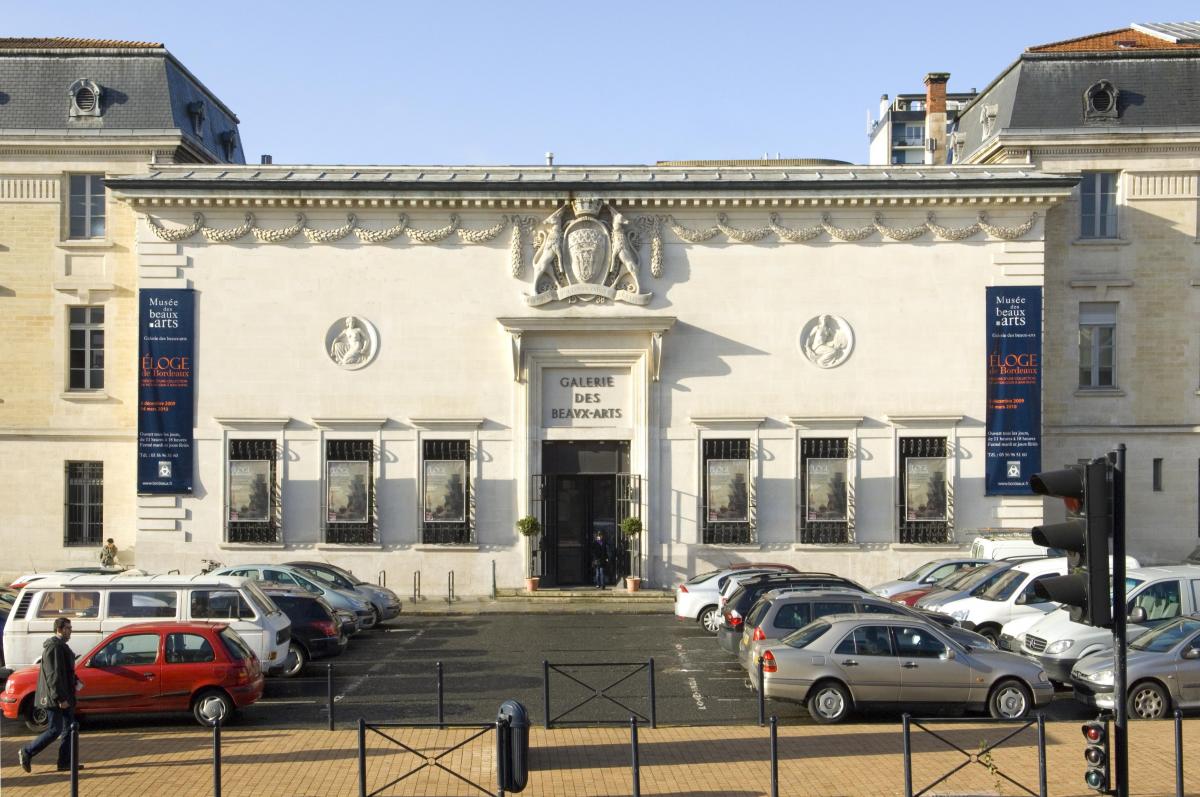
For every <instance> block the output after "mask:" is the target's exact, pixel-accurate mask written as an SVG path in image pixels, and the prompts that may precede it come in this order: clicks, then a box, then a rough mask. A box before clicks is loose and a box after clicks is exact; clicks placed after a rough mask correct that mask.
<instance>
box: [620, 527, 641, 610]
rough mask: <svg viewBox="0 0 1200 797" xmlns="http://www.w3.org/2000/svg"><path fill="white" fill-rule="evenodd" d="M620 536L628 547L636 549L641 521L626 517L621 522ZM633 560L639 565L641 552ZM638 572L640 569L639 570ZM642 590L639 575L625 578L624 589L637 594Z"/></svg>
mask: <svg viewBox="0 0 1200 797" xmlns="http://www.w3.org/2000/svg"><path fill="white" fill-rule="evenodd" d="M620 528H621V535H622V536H624V537H625V539H626V541H627V542H628V543H629V545H630V547H633V548H636V547H637V544H638V536H639V535H641V533H642V519H641V518H638V517H633V516H630V517H627V518H625V519H624V520H622V521H621V526H620ZM635 559H636V560H637V561H638V563H639V564H640V563H641V552H640V551H638V552H637V553H636V554H635ZM639 572H640V568H639ZM641 588H642V577H641V576H640V575H637V576H634V575H628V576H625V589H627V590H629V591H630V592H637V591H638V590H639V589H641Z"/></svg>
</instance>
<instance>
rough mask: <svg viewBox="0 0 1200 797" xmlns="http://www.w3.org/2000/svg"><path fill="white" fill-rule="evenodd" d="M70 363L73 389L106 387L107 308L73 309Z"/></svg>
mask: <svg viewBox="0 0 1200 797" xmlns="http://www.w3.org/2000/svg"><path fill="white" fill-rule="evenodd" d="M69 318H70V327H69V330H68V339H69V342H70V347H71V350H70V353H69V359H68V363H69V366H70V378H69V382H68V387H69V388H70V389H71V390H103V389H104V308H103V307H72V308H70V315H69Z"/></svg>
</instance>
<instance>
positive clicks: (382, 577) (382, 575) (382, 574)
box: [375, 570, 387, 587]
mask: <svg viewBox="0 0 1200 797" xmlns="http://www.w3.org/2000/svg"><path fill="white" fill-rule="evenodd" d="M378 578H379V580H378V581H376V582H375V583H376V584H378V585H379V586H381V587H386V586H387V571H386V570H380V571H379V576H378Z"/></svg>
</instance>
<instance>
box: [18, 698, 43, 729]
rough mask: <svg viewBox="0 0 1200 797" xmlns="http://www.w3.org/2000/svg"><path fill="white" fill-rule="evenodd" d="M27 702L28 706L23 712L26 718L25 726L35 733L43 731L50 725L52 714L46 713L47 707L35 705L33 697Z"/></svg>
mask: <svg viewBox="0 0 1200 797" xmlns="http://www.w3.org/2000/svg"><path fill="white" fill-rule="evenodd" d="M25 702H26V708H25V710H24V711H22V712H21V715H22V716H23V717H24V718H25V727H26V728H28V729H29V730H31V731H34V732H35V733H41V732H42V731H44V730H46V728H48V727H49V726H50V715H49V714H47V713H46V709H44V708H40V707H35V706H34V705H33V698H32V697H30V698H29V699H28V700H27V701H25Z"/></svg>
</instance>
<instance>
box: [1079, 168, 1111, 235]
mask: <svg viewBox="0 0 1200 797" xmlns="http://www.w3.org/2000/svg"><path fill="white" fill-rule="evenodd" d="M1079 207H1080V216H1079V237H1080V238H1116V237H1117V173H1116V172H1084V173H1083V179H1082V180H1081V181H1080V183H1079Z"/></svg>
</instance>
